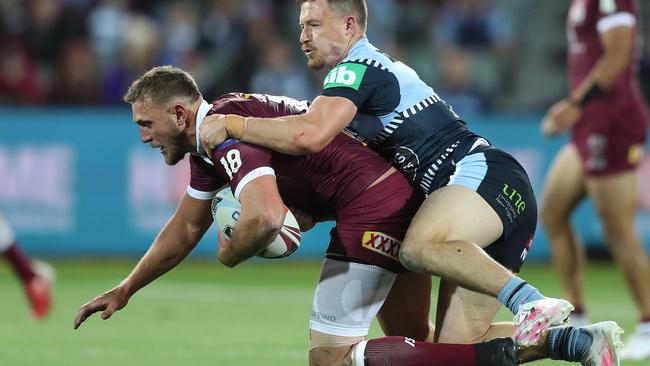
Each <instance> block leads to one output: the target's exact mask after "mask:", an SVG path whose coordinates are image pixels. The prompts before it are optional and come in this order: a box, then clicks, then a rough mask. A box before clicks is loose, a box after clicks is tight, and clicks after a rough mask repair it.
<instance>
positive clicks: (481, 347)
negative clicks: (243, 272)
mask: <svg viewBox="0 0 650 366" xmlns="http://www.w3.org/2000/svg"><path fill="white" fill-rule="evenodd" d="M125 100H126V101H127V102H129V103H131V104H132V108H133V119H134V121H135V122H136V124H138V125H139V127H140V135H141V140H142V142H143V143H148V144H150V145H151V146H152V147H155V148H160V149H161V153H162V154H163V155H164V158H165V161H166V162H167V163H168V164H175V163H177V162H178V161H180V160H181V159H183V157H184V156H185V155H186V154H187V153H190V154H191V163H190V167H191V180H190V186H189V187H188V190H187V194H186V195H185V196H184V197H183V199H182V201H181V203H180V205H179V208H178V210H177V212H176V213H175V214H174V216H173V217H172V219H171V220H170V221H169V222H168V224H167V225H166V226H165V227H164V228H163V229H162V231H161V232H160V234H159V235H158V236H157V237H156V239H155V240H154V243H153V244H152V246H151V248H150V249H149V251H148V252H147V253H146V254H145V256H144V257H143V258H142V259H141V260H140V262H139V263H138V264H137V266H136V267H135V269H134V270H133V271H132V273H131V274H130V275H129V276H128V277H127V278H126V279H125V280H123V281H122V282H121V283H120V284H119V285H118V286H117V287H115V288H114V289H112V290H110V291H108V292H106V293H104V294H103V295H100V296H98V297H97V298H95V299H94V300H92V301H91V302H89V303H87V304H85V305H84V306H82V308H81V309H80V310H79V312H78V314H77V317H76V318H75V321H74V326H75V328H77V327H78V326H79V325H80V324H81V323H82V322H83V321H85V320H86V319H87V317H88V316H90V315H91V314H93V313H94V312H97V311H103V313H102V318H103V319H108V318H109V317H110V316H111V315H112V314H113V313H114V312H115V311H117V310H119V309H122V308H123V307H124V306H126V304H127V302H128V300H129V298H130V297H131V296H132V295H133V294H134V293H135V292H136V291H138V290H139V289H140V288H142V287H144V286H146V285H147V284H148V283H150V282H151V281H153V280H155V279H156V278H157V277H159V276H160V275H162V274H164V273H165V272H167V271H169V270H170V269H171V268H173V267H174V266H175V265H177V264H178V263H179V262H180V261H181V260H182V259H183V258H185V256H186V255H187V254H188V253H189V252H190V251H191V250H192V249H193V248H194V246H195V245H196V244H197V243H198V240H199V239H200V238H201V237H202V236H203V235H204V234H205V232H206V231H207V229H208V227H209V226H210V224H211V222H212V216H211V215H210V213H209V212H210V203H211V199H212V197H214V195H215V194H216V191H217V190H218V189H220V188H222V187H224V186H227V185H230V187H231V189H232V191H233V193H234V195H235V197H236V198H237V199H238V200H239V201H240V202H241V206H242V207H241V215H240V217H239V219H238V223H237V227H236V229H235V231H234V233H233V235H232V237H231V240H227V239H226V238H225V237H224V236H223V235H220V239H219V242H220V245H219V259H220V260H221V261H222V262H224V263H225V264H226V265H228V266H234V265H236V264H238V263H240V262H242V261H244V260H246V259H248V258H251V257H253V256H254V255H255V254H256V253H259V252H260V251H261V250H262V249H263V248H265V247H266V246H267V245H268V244H269V243H270V242H271V241H272V240H273V239H274V238H275V236H276V235H277V234H278V232H279V230H280V228H281V226H282V223H283V221H284V215H285V214H286V212H287V208H286V206H285V205H288V206H295V207H297V208H299V209H300V210H301V211H304V212H306V214H308V215H310V216H312V217H313V218H314V219H315V220H319V219H326V218H335V219H336V221H337V225H336V227H335V229H334V230H333V232H332V237H331V241H330V245H329V247H328V250H327V256H326V259H325V260H324V262H323V267H322V270H321V276H320V279H319V283H318V286H317V290H316V295H315V296H314V302H313V308H312V315H311V321H310V329H311V337H310V339H311V345H310V353H309V357H310V364H312V365H350V364H354V365H364V364H366V365H370V366H373V365H415V366H418V365H461V366H462V365H515V364H517V363H519V362H521V361H527V360H533V359H537V358H541V357H547V356H549V355H550V354H553V352H554V347H556V348H558V349H564V348H568V347H569V346H570V345H571V342H570V340H569V338H570V334H571V333H573V332H578V333H580V332H589V328H588V327H587V328H581V329H577V328H573V327H565V328H563V329H564V330H565V331H566V337H563V338H562V340H561V342H560V343H561V344H559V343H558V344H555V345H553V344H550V343H547V342H546V339H547V337H546V335H544V336H543V337H542V340H543V341H542V343H541V344H540V345H538V346H535V347H534V348H525V349H517V348H516V347H515V345H514V341H513V340H512V339H509V338H500V339H495V340H492V341H490V342H484V343H477V344H473V345H456V344H441V343H429V342H424V341H422V340H423V339H425V338H427V336H428V334H429V325H428V311H429V296H430V278H429V277H428V276H422V275H417V274H415V273H412V272H408V271H406V270H405V269H404V268H403V267H402V265H401V264H400V262H399V260H398V258H399V242H400V241H401V240H402V238H403V236H404V233H405V232H406V229H407V227H408V224H409V221H410V219H411V217H412V216H413V214H414V213H415V212H416V211H417V209H418V207H419V205H420V203H421V201H422V200H423V199H424V197H423V194H422V193H419V192H418V191H417V190H415V189H414V188H413V187H412V186H411V185H410V184H409V182H408V180H407V179H406V177H404V176H403V175H402V174H399V173H397V172H396V170H395V169H394V168H393V167H392V166H391V165H390V163H388V162H387V161H385V160H384V159H383V158H381V157H380V156H379V155H377V154H375V153H373V152H372V151H370V150H369V149H367V148H366V147H365V146H363V145H362V144H361V143H360V142H358V141H356V140H354V139H352V138H350V137H348V136H346V135H344V134H338V135H337V136H336V137H335V138H334V139H333V140H332V141H331V142H330V144H328V145H327V146H326V147H325V148H324V149H322V150H321V151H320V152H318V153H316V154H312V155H309V156H300V157H297V156H289V155H284V154H281V153H276V152H272V151H270V150H268V149H266V148H262V147H259V146H255V145H250V144H247V143H242V142H240V141H237V140H229V141H226V142H225V143H223V144H221V145H220V146H219V147H218V148H217V149H215V150H214V151H213V152H212V154H211V156H208V155H206V154H205V152H204V151H203V150H202V147H201V143H200V138H199V136H198V135H197V131H198V128H199V126H200V124H201V123H202V121H203V119H204V118H205V117H206V116H207V115H209V114H211V113H237V114H239V115H242V116H250V115H258V116H278V115H287V114H298V113H304V111H305V110H306V107H307V106H306V104H305V103H303V102H298V101H295V100H292V99H289V98H279V97H270V96H264V95H245V94H229V95H226V96H223V97H221V98H219V99H217V100H216V101H214V102H213V103H212V104H210V103H208V102H206V101H204V100H203V99H202V97H201V94H200V93H199V91H198V87H197V86H196V84H195V82H194V80H193V79H192V78H191V76H190V75H189V74H187V73H185V72H183V71H182V70H179V69H176V68H173V67H158V68H154V69H152V70H150V71H149V72H147V73H146V74H145V75H144V76H143V77H142V78H140V79H138V80H136V81H135V82H134V83H133V84H132V86H131V88H129V91H128V92H127V94H126V96H125ZM298 216H299V217H300V216H302V215H298ZM304 228H305V229H306V227H304ZM373 238H374V239H378V238H379V239H380V240H381V242H388V241H390V242H391V245H390V246H386V245H381V246H380V245H372V244H375V243H373ZM384 239H386V240H384ZM303 245H308V244H306V243H305V244H303ZM384 300H386V301H385V302H384ZM375 316H377V317H378V319H379V321H380V324H381V325H382V327H383V328H384V331H385V332H386V334H389V335H394V336H388V337H383V338H379V339H373V340H369V341H368V340H366V336H367V334H368V328H369V326H370V322H371V321H372V319H373V318H374V317H375ZM398 334H399V335H400V336H398ZM404 335H408V336H410V337H404ZM594 337H595V338H596V339H595V340H596V341H600V342H606V340H605V339H602V336H601V335H600V334H599V333H595V334H594ZM559 353H561V351H560V352H559ZM590 360H591V356H590V355H589V353H586V354H585V358H584V359H583V360H581V361H583V364H587V365H600V363H591V361H590Z"/></svg>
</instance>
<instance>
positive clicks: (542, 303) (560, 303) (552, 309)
mask: <svg viewBox="0 0 650 366" xmlns="http://www.w3.org/2000/svg"><path fill="white" fill-rule="evenodd" d="M573 309H574V307H573V305H571V303H570V302H568V301H566V300H562V299H555V298H552V297H547V298H544V299H540V300H535V301H531V302H528V303H525V304H521V305H520V306H519V311H518V312H517V314H516V315H515V318H514V320H513V321H512V322H513V325H514V327H515V330H514V336H513V338H514V340H515V342H516V343H517V345H519V346H522V347H526V346H535V345H537V344H538V343H539V340H540V338H541V337H542V334H543V333H544V331H546V330H547V329H548V328H550V327H552V326H556V325H562V324H564V323H565V322H566V321H567V319H568V318H569V314H571V312H572V311H573Z"/></svg>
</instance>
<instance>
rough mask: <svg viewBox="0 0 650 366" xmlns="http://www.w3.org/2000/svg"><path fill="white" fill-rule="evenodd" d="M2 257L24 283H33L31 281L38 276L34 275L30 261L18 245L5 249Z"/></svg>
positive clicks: (14, 244)
mask: <svg viewBox="0 0 650 366" xmlns="http://www.w3.org/2000/svg"><path fill="white" fill-rule="evenodd" d="M2 255H3V256H4V257H5V258H6V259H7V261H8V262H9V264H11V267H13V269H14V272H16V274H17V275H18V277H20V279H21V280H22V281H23V283H27V282H29V281H31V279H32V278H34V276H36V273H34V270H33V269H32V265H31V263H30V262H29V259H28V258H27V257H26V256H25V254H24V253H23V252H22V251H21V250H20V248H18V245H16V243H13V244H11V245H9V247H7V249H5V251H4V252H3V253H2Z"/></svg>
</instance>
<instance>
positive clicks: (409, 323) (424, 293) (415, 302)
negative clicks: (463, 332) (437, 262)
mask: <svg viewBox="0 0 650 366" xmlns="http://www.w3.org/2000/svg"><path fill="white" fill-rule="evenodd" d="M430 307H431V276H428V275H421V274H417V273H414V272H411V271H407V272H403V273H400V274H398V275H397V278H395V282H394V283H393V287H392V288H391V289H390V292H389V293H388V297H387V298H386V301H384V305H383V306H382V307H381V309H380V310H379V313H378V314H377V320H378V321H379V325H380V326H381V329H382V330H383V331H384V334H385V335H387V336H397V335H400V336H404V337H409V338H412V339H415V340H416V341H429V342H432V341H433V324H432V323H431V321H430V318H429V310H430ZM405 315H407V316H405Z"/></svg>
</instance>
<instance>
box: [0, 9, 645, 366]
mask: <svg viewBox="0 0 650 366" xmlns="http://www.w3.org/2000/svg"><path fill="white" fill-rule="evenodd" d="M368 2H369V7H370V17H371V19H370V28H369V37H370V39H371V41H372V42H373V43H374V44H375V45H377V46H378V47H380V48H382V49H384V50H386V51H387V52H388V53H390V54H391V55H392V56H394V57H395V58H398V59H401V60H404V61H405V62H406V63H407V64H410V65H411V66H412V67H414V68H415V69H416V71H417V72H418V73H419V74H420V76H421V77H422V78H423V79H424V80H425V81H427V82H429V83H430V85H432V86H433V87H434V88H436V89H437V91H438V92H439V94H440V95H441V96H442V97H443V98H444V99H446V100H447V101H448V102H449V103H450V104H452V105H453V106H454V109H455V110H456V111H457V112H459V113H460V114H461V115H462V116H464V117H465V119H466V120H467V121H468V123H469V124H470V125H471V126H472V127H473V128H475V129H476V130H477V131H478V132H480V133H482V134H484V135H485V136H486V137H488V138H489V139H490V140H491V141H492V142H493V143H495V144H496V145H498V146H500V147H502V148H504V149H506V150H508V151H509V152H512V153H513V154H514V155H515V156H517V158H518V159H519V160H520V161H521V162H522V163H523V165H524V166H525V167H526V169H527V171H528V172H529V175H530V176H531V179H532V181H533V184H534V188H535V190H536V192H537V193H538V195H539V194H540V193H541V189H542V187H541V184H542V181H543V179H544V176H545V173H546V170H547V168H548V165H549V164H550V159H551V158H552V157H553V156H554V154H555V152H556V151H557V150H558V148H559V147H560V146H561V145H562V143H563V140H562V138H560V139H556V140H544V139H542V138H541V136H540V134H539V120H540V118H541V115H542V113H543V112H544V111H545V109H546V108H547V107H548V106H549V105H550V104H551V103H552V102H554V101H555V100H557V99H559V98H561V97H563V96H564V95H565V90H566V86H565V85H566V78H565V76H566V70H565V56H566V38H565V34H564V22H565V16H566V12H567V9H568V5H569V1H568V0H544V1H539V0H492V1H490V0H447V1H443V0H439V1H433V0H432V1H418V0H369V1H368ZM641 3H642V7H643V9H642V10H643V21H644V23H645V25H646V27H645V29H644V33H645V35H646V37H645V38H646V39H649V40H650V3H648V4H646V1H641ZM297 13H298V12H297V10H296V8H295V4H294V1H289V0H282V1H281V0H241V1H236V0H212V1H207V0H206V1H183V2H175V1H151V0H149V1H148V0H0V39H2V42H0V52H1V53H0V54H1V55H2V57H1V58H0V113H1V116H2V117H0V211H1V212H3V213H4V214H6V216H7V217H8V219H9V221H10V222H11V223H12V225H13V227H14V229H15V230H16V232H17V235H18V239H19V241H20V243H21V245H22V247H23V248H24V249H25V250H26V251H27V252H28V253H29V254H31V255H34V256H37V257H44V258H46V259H48V260H50V261H51V262H52V263H53V264H54V266H55V267H56V269H57V270H58V272H59V278H58V284H57V287H56V292H55V301H56V303H55V311H54V314H53V316H52V317H51V318H49V319H47V320H46V321H45V322H44V324H35V323H32V322H29V321H28V320H27V317H26V313H27V312H26V310H25V309H24V307H25V303H24V300H23V297H22V294H21V293H20V291H21V289H20V288H19V286H18V284H17V282H15V281H12V280H13V279H12V278H11V274H10V273H9V271H8V270H7V268H6V266H4V265H0V294H1V295H0V299H3V301H0V339H4V341H2V342H0V365H76V364H77V363H79V364H81V363H82V362H83V363H91V364H95V365H104V364H114V363H116V364H123V365H160V364H179V363H184V362H187V363H188V364H195V365H203V364H205V365H207V364H215V362H216V364H229V365H250V364H252V363H253V362H257V363H260V364H268V365H275V364H277V365H280V364H282V365H289V364H290V365H299V364H305V363H306V345H307V334H308V333H307V320H308V315H309V307H310V301H311V296H312V291H313V285H314V283H315V279H316V276H317V271H318V263H317V261H318V259H319V258H320V257H322V253H323V251H324V248H325V245H326V244H327V239H328V237H327V233H328V228H329V225H327V224H324V225H320V226H319V227H317V228H316V229H314V230H313V231H312V232H309V233H308V234H307V235H306V236H305V239H304V241H303V246H302V247H301V249H300V250H299V251H298V253H297V254H296V255H294V257H292V258H291V259H288V260H284V261H277V262H271V263H266V262H263V261H255V262H254V263H252V264H249V265H244V266H243V268H242V269H235V270H226V269H225V268H224V267H222V266H220V265H219V264H217V261H216V258H215V254H216V248H215V243H216V235H215V232H214V231H211V232H210V233H209V234H208V235H207V236H206V238H205V239H204V240H203V242H202V243H201V244H200V245H199V247H198V248H197V249H196V251H195V253H194V255H193V257H192V258H191V261H190V262H189V263H186V264H183V265H182V266H181V267H180V268H179V269H178V270H177V271H175V272H174V273H171V274H170V275H169V276H167V277H165V278H163V279H162V280H161V281H160V283H156V284H154V285H153V286H152V287H151V288H148V289H145V290H144V291H143V293H142V295H138V296H136V297H135V298H134V299H133V300H132V304H131V305H130V306H129V308H128V310H127V311H125V312H122V313H119V314H118V315H117V316H116V319H115V320H114V321H111V322H109V323H105V324H101V325H100V324H98V322H99V320H94V321H91V322H90V323H89V324H87V325H86V326H85V327H84V328H83V329H82V330H81V331H78V333H74V332H73V331H72V329H71V323H72V318H73V316H74V314H75V312H76V310H77V308H78V307H79V306H80V305H81V304H82V303H83V302H85V301H87V300H89V299H90V298H91V297H92V296H95V295H96V294H98V293H99V292H101V291H104V290H106V289H108V288H110V287H112V286H113V285H114V284H116V283H117V282H118V281H119V280H120V279H121V278H122V277H123V276H125V275H126V274H127V273H128V271H129V270H130V268H131V266H132V265H133V264H134V263H135V260H136V259H137V258H138V257H139V256H140V255H141V254H143V253H144V251H145V250H146V248H147V247H148V245H149V243H150V242H151V240H152V239H153V236H154V235H155V234H156V233H157V232H158V230H159V229H160V227H161V226H162V225H163V224H164V222H165V221H166V220H167V218H168V217H169V216H170V215H171V213H172V212H173V210H174V208H175V206H176V204H177V203H178V199H179V197H180V196H181V195H182V193H183V192H184V191H185V188H186V185H187V174H186V172H187V169H188V166H187V165H186V164H182V163H181V164H179V166H177V167H174V168H173V169H170V168H169V167H166V166H165V165H164V163H163V161H162V159H161V158H160V155H159V154H158V153H157V152H154V151H151V149H149V148H148V147H146V146H140V145H142V144H140V143H139V139H138V133H137V129H136V128H135V127H134V125H133V124H132V123H131V113H130V108H129V107H128V105H125V104H124V103H122V102H121V96H122V95H123V93H124V91H125V90H126V87H127V86H128V85H129V84H130V82H131V80H132V79H134V78H135V77H137V76H138V75H140V74H141V73H142V72H143V71H145V70H147V69H148V68H150V67H152V66H154V65H161V64H173V65H175V66H178V67H181V68H183V69H185V70H188V71H190V72H191V73H192V75H193V76H194V77H195V78H196V79H197V82H198V83H199V87H200V88H201V90H202V91H203V93H204V96H205V98H206V99H212V98H214V97H217V96H219V95H221V94H223V93H226V92H229V91H251V92H259V93H271V94H285V95H290V96H293V97H298V98H305V99H308V98H313V97H315V96H316V95H317V94H318V91H319V85H320V83H321V81H322V77H323V75H322V74H320V75H319V74H314V73H311V72H310V71H309V70H308V69H307V68H306V65H305V62H304V60H303V56H302V54H301V53H300V50H299V47H298V46H297V45H298V34H299V28H298V26H297V23H298V20H297ZM643 56H644V61H643V63H642V65H643V67H642V69H641V70H640V71H641V81H642V86H643V88H644V90H645V91H646V92H650V41H649V42H646V43H645V46H644V49H643ZM646 95H650V93H648V94H646ZM639 179H640V183H641V184H639V188H640V189H641V200H640V202H639V207H640V214H639V216H638V227H639V229H640V231H641V235H642V236H643V238H644V242H645V244H646V247H647V248H648V249H650V183H649V182H650V158H648V157H646V160H645V161H644V164H643V166H642V170H641V174H640V178H639ZM575 220H576V223H577V225H578V229H579V230H580V232H581V234H582V235H583V238H584V240H585V242H586V243H587V245H588V250H589V254H590V256H592V257H597V258H600V259H601V260H602V262H601V263H599V264H596V265H592V266H590V272H589V274H588V282H587V285H588V287H587V293H588V298H589V300H590V304H589V305H590V306H591V307H592V308H593V312H592V314H593V316H592V317H593V320H603V319H606V318H613V319H614V320H617V321H620V322H621V323H622V324H623V325H624V326H627V327H628V328H630V329H631V327H632V325H633V324H634V323H635V321H636V319H635V315H634V314H635V311H634V306H633V305H632V302H631V300H630V298H629V295H628V294H627V292H626V291H625V289H624V287H623V282H622V279H621V277H620V275H619V274H618V273H617V272H616V271H615V269H614V267H613V266H612V265H611V263H610V261H609V257H608V254H607V251H606V247H605V244H604V243H603V242H602V235H601V228H600V226H599V225H598V223H597V221H596V218H595V216H594V212H593V210H592V209H591V207H590V206H589V205H588V204H587V205H584V206H583V207H582V208H581V209H580V211H579V212H578V214H577V215H576V216H575ZM528 258H529V261H530V262H533V264H532V265H528V268H526V267H525V269H524V272H523V277H524V278H530V279H531V280H532V281H533V282H535V281H536V282H535V283H537V284H539V285H540V287H541V288H542V289H543V290H544V291H545V292H547V293H549V294H555V295H556V296H560V295H561V292H560V290H559V284H558V283H557V278H556V277H555V275H554V273H553V271H552V269H551V268H550V266H549V265H548V260H549V250H548V245H547V243H546V240H545V238H544V235H543V233H542V231H541V230H538V232H537V236H536V238H535V241H534V244H533V249H532V251H531V253H530V254H529V257H528ZM504 316H505V314H504ZM504 319H505V318H504ZM374 332H375V334H377V329H376V327H375V329H374ZM543 364H545V363H540V365H543ZM630 364H633V363H630Z"/></svg>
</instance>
